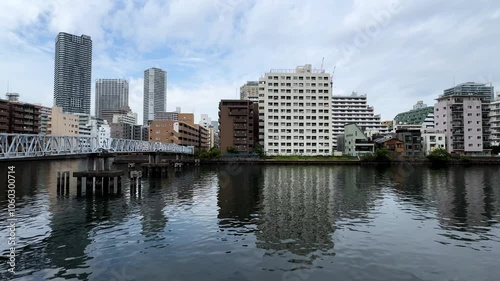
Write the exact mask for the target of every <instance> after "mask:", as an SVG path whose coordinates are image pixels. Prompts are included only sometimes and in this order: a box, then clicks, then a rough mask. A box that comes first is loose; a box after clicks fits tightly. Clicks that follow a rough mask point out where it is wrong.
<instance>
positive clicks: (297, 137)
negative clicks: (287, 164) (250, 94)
mask: <svg viewBox="0 0 500 281" xmlns="http://www.w3.org/2000/svg"><path fill="white" fill-rule="evenodd" d="M331 82H332V81H331V75H330V74H328V73H325V71H324V70H322V69H319V70H318V69H313V68H312V67H311V65H310V64H306V65H305V66H298V67H296V68H295V69H284V70H283V69H273V70H271V71H269V72H267V73H266V74H265V75H264V76H263V77H261V78H260V79H259V108H258V111H259V142H260V143H261V144H263V146H264V150H265V152H266V153H267V154H268V155H296V154H301V155H331V154H332V139H331V138H332V132H331V114H332V112H331V107H332V104H331V100H332V99H331V95H332V87H331ZM220 129H222V128H220ZM221 138H222V135H221ZM221 146H222V139H221Z"/></svg>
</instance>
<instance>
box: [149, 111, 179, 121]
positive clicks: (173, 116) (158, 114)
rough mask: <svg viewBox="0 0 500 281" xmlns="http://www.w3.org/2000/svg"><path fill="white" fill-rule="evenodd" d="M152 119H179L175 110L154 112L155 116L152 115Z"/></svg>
mask: <svg viewBox="0 0 500 281" xmlns="http://www.w3.org/2000/svg"><path fill="white" fill-rule="evenodd" d="M154 120H170V121H177V120H179V112H177V111H170V112H168V111H167V112H163V111H162V112H156V113H155V116H154Z"/></svg>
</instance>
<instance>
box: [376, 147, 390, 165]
mask: <svg viewBox="0 0 500 281" xmlns="http://www.w3.org/2000/svg"><path fill="white" fill-rule="evenodd" d="M374 158H375V161H381V162H389V161H391V151H390V150H389V149H387V148H377V149H376V150H375V153H374Z"/></svg>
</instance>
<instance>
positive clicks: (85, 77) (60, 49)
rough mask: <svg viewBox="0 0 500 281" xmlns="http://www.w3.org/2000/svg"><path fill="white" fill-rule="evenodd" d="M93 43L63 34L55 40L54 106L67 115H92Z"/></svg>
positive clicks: (85, 37) (79, 37)
mask: <svg viewBox="0 0 500 281" xmlns="http://www.w3.org/2000/svg"><path fill="white" fill-rule="evenodd" d="M91 84H92V40H91V39H90V36H87V35H82V36H77V35H73V34H69V33H65V32H60V33H59V34H58V35H57V38H56V54H55V67H54V105H56V106H59V107H61V108H62V110H63V111H64V112H68V113H85V114H90V92H91V86H92V85H91Z"/></svg>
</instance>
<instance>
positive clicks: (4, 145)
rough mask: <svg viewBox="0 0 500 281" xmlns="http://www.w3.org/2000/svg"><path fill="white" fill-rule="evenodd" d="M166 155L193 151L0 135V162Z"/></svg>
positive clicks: (84, 139)
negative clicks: (103, 155)
mask: <svg viewBox="0 0 500 281" xmlns="http://www.w3.org/2000/svg"><path fill="white" fill-rule="evenodd" d="M104 151H107V152H111V153H134V152H166V153H178V154H191V155H192V154H194V147H192V146H181V145H177V144H167V143H160V142H149V141H140V140H126V139H112V138H106V139H99V138H98V137H88V136H50V135H28V134H6V133H0V160H2V159H14V158H15V159H19V158H30V157H42V156H59V155H60V156H64V155H79V154H90V153H99V152H104Z"/></svg>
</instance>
